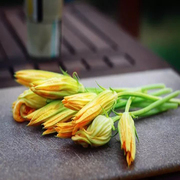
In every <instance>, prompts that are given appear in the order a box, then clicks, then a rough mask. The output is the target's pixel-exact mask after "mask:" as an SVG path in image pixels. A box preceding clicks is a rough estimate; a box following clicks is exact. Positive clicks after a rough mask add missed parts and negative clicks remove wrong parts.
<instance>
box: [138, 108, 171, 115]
mask: <svg viewBox="0 0 180 180" xmlns="http://www.w3.org/2000/svg"><path fill="white" fill-rule="evenodd" d="M167 110H169V108H155V109H151V110H150V111H148V112H147V113H144V114H141V115H139V117H147V116H153V115H156V114H159V113H162V112H165V111H167Z"/></svg>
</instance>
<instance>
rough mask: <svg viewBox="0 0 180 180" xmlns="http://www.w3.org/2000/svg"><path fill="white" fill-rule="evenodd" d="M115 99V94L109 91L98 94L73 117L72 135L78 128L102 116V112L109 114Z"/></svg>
mask: <svg viewBox="0 0 180 180" xmlns="http://www.w3.org/2000/svg"><path fill="white" fill-rule="evenodd" d="M117 98H118V96H117V93H116V92H113V91H111V90H105V91H103V92H101V93H100V94H98V95H97V96H96V97H95V98H94V99H93V100H92V101H90V102H89V103H88V104H87V105H85V106H84V107H83V108H82V109H81V110H80V111H79V112H78V113H77V114H76V115H75V117H74V123H75V127H74V130H73V135H74V134H75V133H76V131H77V130H78V129H79V128H82V127H84V126H85V125H87V124H89V123H90V122H91V121H92V120H93V119H94V118H95V117H96V116H98V115H100V114H103V113H104V111H106V112H109V111H110V110H111V109H112V107H113V105H114V103H115V102H116V100H117Z"/></svg>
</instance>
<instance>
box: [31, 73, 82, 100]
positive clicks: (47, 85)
mask: <svg viewBox="0 0 180 180" xmlns="http://www.w3.org/2000/svg"><path fill="white" fill-rule="evenodd" d="M31 90H32V91H33V92H34V93H36V94H38V95H40V96H42V97H45V98H48V99H61V98H63V97H64V96H69V95H72V94H76V93H81V92H84V90H85V89H84V86H83V85H82V84H81V83H79V82H78V81H77V80H75V79H73V78H72V77H70V76H68V75H63V76H62V77H54V78H51V79H48V80H46V81H43V82H41V83H39V82H37V83H36V82H35V83H33V85H32V87H31Z"/></svg>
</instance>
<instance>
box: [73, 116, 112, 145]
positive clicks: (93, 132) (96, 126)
mask: <svg viewBox="0 0 180 180" xmlns="http://www.w3.org/2000/svg"><path fill="white" fill-rule="evenodd" d="M113 124H114V123H113V120H112V119H111V118H109V117H106V116H103V115H99V116H97V117H96V118H95V119H94V120H93V121H92V123H91V124H90V125H89V126H88V128H87V129H86V130H85V129H84V128H82V129H80V130H79V131H77V132H76V134H75V136H72V138H71V139H72V140H73V141H74V142H76V143H78V144H81V145H82V146H83V147H88V145H91V146H93V147H97V146H102V145H104V144H106V143H107V142H109V141H110V139H111V135H112V128H113Z"/></svg>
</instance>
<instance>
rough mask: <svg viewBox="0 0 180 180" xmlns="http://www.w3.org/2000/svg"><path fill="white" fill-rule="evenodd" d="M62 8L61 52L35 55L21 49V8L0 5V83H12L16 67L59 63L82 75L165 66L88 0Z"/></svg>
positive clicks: (54, 67) (23, 24)
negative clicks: (47, 56) (44, 56)
mask: <svg viewBox="0 0 180 180" xmlns="http://www.w3.org/2000/svg"><path fill="white" fill-rule="evenodd" d="M63 14H64V16H63V23H62V34H63V38H62V39H63V42H62V48H61V52H62V53H61V57H59V58H57V59H52V60H50V61H43V60H39V61H38V60H33V59H32V58H31V57H29V56H28V53H27V51H26V22H25V15H24V12H23V8H22V7H16V8H1V9H0V87H10V86H14V85H17V84H16V83H15V82H14V80H13V78H12V77H13V74H14V72H15V71H17V70H20V69H29V68H31V69H32V68H34V69H43V70H50V71H54V72H60V71H59V66H61V67H62V68H63V69H65V70H67V71H68V72H69V73H72V72H73V71H76V72H78V74H79V76H80V77H82V78H84V77H91V76H99V75H109V74H116V73H127V72H135V71H144V70H151V69H159V68H164V67H168V66H169V65H168V64H167V63H166V62H164V61H163V60H162V59H160V58H159V57H157V56H155V55H154V54H153V53H151V52H150V51H149V50H148V49H146V48H145V47H143V46H142V45H141V44H140V43H138V42H137V41H136V40H134V39H133V38H132V37H130V36H129V35H128V34H126V33H125V32H124V31H123V30H122V29H120V27H119V25H118V24H117V23H115V22H114V21H113V20H112V19H110V18H109V17H106V16H105V15H103V14H101V13H100V12H98V11H97V10H96V9H95V8H93V7H91V6H89V5H86V4H70V5H68V6H66V7H65V8H64V13H63Z"/></svg>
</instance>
